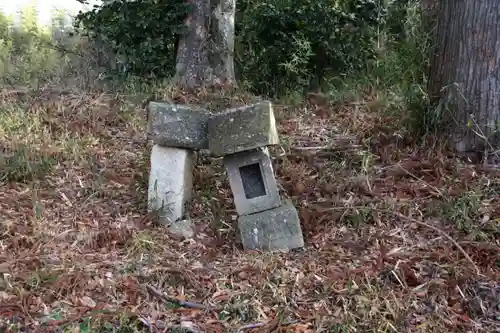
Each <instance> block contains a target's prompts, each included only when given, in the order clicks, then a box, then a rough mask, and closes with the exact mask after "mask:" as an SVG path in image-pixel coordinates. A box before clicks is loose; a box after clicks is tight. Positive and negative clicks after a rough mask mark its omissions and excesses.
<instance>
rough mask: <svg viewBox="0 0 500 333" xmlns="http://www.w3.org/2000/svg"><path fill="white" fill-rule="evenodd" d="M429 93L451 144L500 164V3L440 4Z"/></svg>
mask: <svg viewBox="0 0 500 333" xmlns="http://www.w3.org/2000/svg"><path fill="white" fill-rule="evenodd" d="M436 14H437V17H436V18H437V26H436V45H435V50H434V52H433V54H432V59H431V73H430V84H429V88H430V89H429V92H430V94H431V98H432V100H433V101H434V102H435V107H436V112H441V117H443V118H442V119H443V121H444V122H443V124H446V125H448V127H447V128H446V129H447V134H449V139H450V143H451V146H452V147H453V148H455V150H456V151H457V152H458V153H460V154H465V155H467V156H477V154H478V153H480V154H481V153H486V156H484V155H483V156H482V157H483V158H486V159H487V160H489V161H490V162H494V163H498V162H499V161H500V152H499V151H498V149H499V147H500V135H499V133H498V131H499V129H498V122H499V120H500V119H499V118H500V117H499V116H500V67H499V65H500V6H499V3H498V0H475V1H471V0H441V1H439V5H438V8H437V13H436Z"/></svg>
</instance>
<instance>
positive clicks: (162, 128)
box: [148, 102, 211, 150]
mask: <svg viewBox="0 0 500 333" xmlns="http://www.w3.org/2000/svg"><path fill="white" fill-rule="evenodd" d="M148 112H149V116H148V135H149V137H150V138H151V139H152V140H153V141H154V143H156V144H158V145H161V146H166V147H176V148H186V149H193V150H195V149H208V127H207V125H208V119H209V118H210V116H211V113H210V112H209V111H207V110H205V109H199V108H191V107H188V106H185V105H177V104H168V103H161V102H150V103H149V111H148Z"/></svg>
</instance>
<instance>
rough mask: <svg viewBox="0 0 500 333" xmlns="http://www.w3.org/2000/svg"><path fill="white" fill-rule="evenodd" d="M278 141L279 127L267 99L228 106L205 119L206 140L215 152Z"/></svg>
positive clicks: (265, 144)
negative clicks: (206, 121)
mask: <svg viewBox="0 0 500 333" xmlns="http://www.w3.org/2000/svg"><path fill="white" fill-rule="evenodd" d="M278 143H279V137H278V130H277V129H276V121H275V119H274V113H273V108H272V104H271V102H269V101H264V102H259V103H256V104H252V105H248V106H244V107H241V108H236V109H230V110H228V111H226V112H223V113H220V114H217V115H214V116H213V117H211V118H210V119H209V120H208V144H209V149H210V152H211V153H212V155H214V156H224V155H229V154H234V153H238V152H241V151H245V150H250V149H254V148H259V147H265V146H269V145H276V144H278Z"/></svg>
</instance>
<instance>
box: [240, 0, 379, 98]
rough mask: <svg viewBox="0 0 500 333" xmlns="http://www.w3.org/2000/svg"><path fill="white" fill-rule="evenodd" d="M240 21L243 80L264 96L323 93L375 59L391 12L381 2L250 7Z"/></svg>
mask: <svg viewBox="0 0 500 333" xmlns="http://www.w3.org/2000/svg"><path fill="white" fill-rule="evenodd" d="M243 6H244V10H243V11H240V15H239V17H238V18H237V21H236V23H237V31H238V40H237V42H238V43H237V51H236V52H237V54H238V59H237V60H238V64H239V70H240V72H241V74H242V76H243V77H244V78H245V79H246V80H249V81H250V82H251V86H252V87H253V88H254V89H256V90H257V91H258V92H260V93H271V94H274V95H276V94H282V93H284V92H288V91H290V90H294V89H296V88H297V86H302V87H309V88H313V89H314V88H317V87H319V86H321V85H322V84H323V83H324V82H323V81H324V78H325V77H327V76H344V75H346V74H348V73H353V72H355V71H358V70H360V69H361V68H364V67H365V64H366V63H367V61H369V60H370V59H374V57H375V54H376V51H375V40H376V32H377V27H378V26H379V25H381V24H382V23H383V18H384V16H385V9H384V7H383V6H382V5H381V4H380V1H377V0H348V1H346V0H344V1H338V0H318V1H298V0H275V1H262V0H260V1H251V2H250V1H249V2H248V3H245V4H244V5H243Z"/></svg>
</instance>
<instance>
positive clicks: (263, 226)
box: [238, 203, 304, 251]
mask: <svg viewBox="0 0 500 333" xmlns="http://www.w3.org/2000/svg"><path fill="white" fill-rule="evenodd" d="M238 227H239V229H240V234H241V240H242V242H243V247H244V248H245V249H246V250H263V251H276V250H291V249H295V248H300V247H303V246H304V237H303V236H302V229H301V227H300V220H299V216H298V214H297V210H296V209H295V207H294V206H293V205H292V204H290V203H287V204H285V205H283V206H280V207H278V208H274V209H271V210H267V211H264V212H260V213H257V214H252V215H245V216H240V217H239V218H238Z"/></svg>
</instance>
